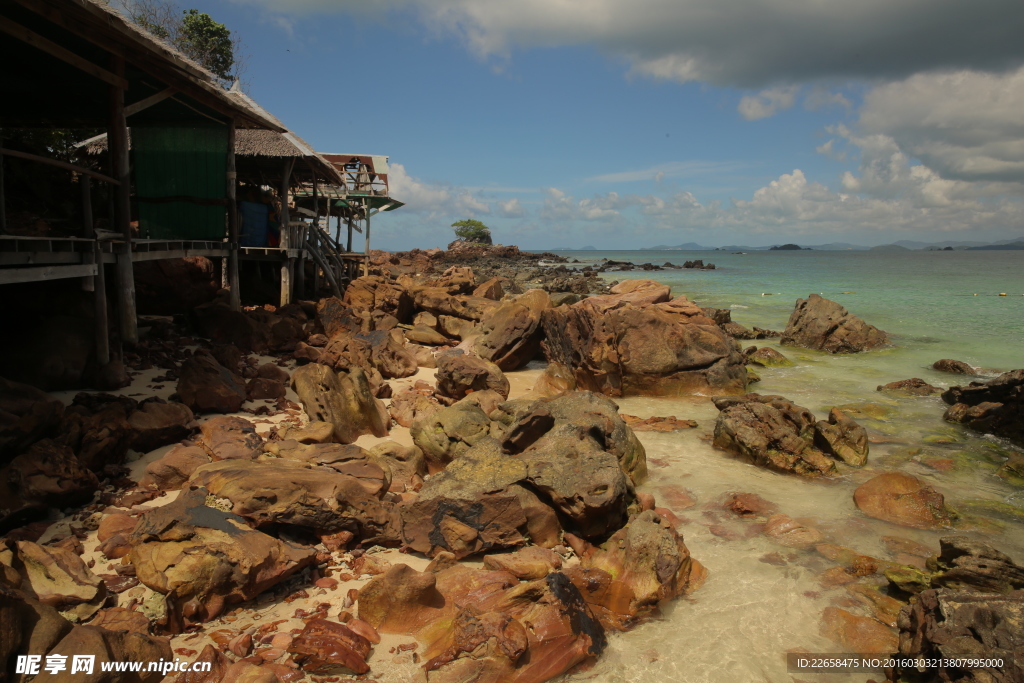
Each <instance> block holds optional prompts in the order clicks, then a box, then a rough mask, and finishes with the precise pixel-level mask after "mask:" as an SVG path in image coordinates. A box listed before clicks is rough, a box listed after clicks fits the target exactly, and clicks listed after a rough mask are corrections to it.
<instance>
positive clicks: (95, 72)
mask: <svg viewBox="0 0 1024 683" xmlns="http://www.w3.org/2000/svg"><path fill="white" fill-rule="evenodd" d="M0 31H3V32H4V33H6V34H8V35H11V36H14V37H15V38H17V39H18V40H21V41H23V42H26V43H28V44H29V45H31V46H32V47H34V48H36V49H37V50H42V51H43V52H45V53H46V54H48V55H50V56H52V57H56V58H57V59H59V60H61V61H62V62H66V63H68V64H70V65H71V66H73V67H75V68H78V69H81V70H82V71H84V72H85V73H87V74H89V75H90V76H93V77H95V78H98V79H100V80H101V81H103V82H105V83H108V84H110V85H112V86H114V87H115V88H119V89H121V90H122V91H123V90H127V89H128V81H127V80H126V79H125V78H124V77H122V76H118V75H116V74H112V73H110V72H109V71H107V70H106V69H103V68H101V67H99V66H96V65H95V64H93V63H92V62H90V61H89V60H87V59H83V58H82V57H79V56H78V55H76V54H75V53H74V52H72V51H71V50H68V49H67V48H64V47H61V46H60V45H58V44H57V43H54V42H53V41H51V40H48V39H46V38H44V37H42V36H41V35H39V34H38V33H36V32H35V31H30V30H28V29H27V28H25V27H24V26H22V25H21V24H18V23H16V22H13V21H11V20H10V19H8V18H7V17H4V16H0Z"/></svg>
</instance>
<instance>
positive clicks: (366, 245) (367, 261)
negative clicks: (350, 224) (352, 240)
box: [363, 203, 370, 275]
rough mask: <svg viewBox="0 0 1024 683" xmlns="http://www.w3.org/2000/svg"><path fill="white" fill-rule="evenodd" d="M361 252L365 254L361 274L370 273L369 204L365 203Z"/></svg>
mask: <svg viewBox="0 0 1024 683" xmlns="http://www.w3.org/2000/svg"><path fill="white" fill-rule="evenodd" d="M363 253H364V254H366V258H364V259H363V275H369V274H370V205H369V203H367V204H366V242H365V243H364V244H363Z"/></svg>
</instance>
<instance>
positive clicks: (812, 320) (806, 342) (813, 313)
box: [782, 294, 889, 353]
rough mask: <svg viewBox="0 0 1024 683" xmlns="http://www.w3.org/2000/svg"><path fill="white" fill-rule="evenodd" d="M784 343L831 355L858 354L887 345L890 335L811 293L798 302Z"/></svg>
mask: <svg viewBox="0 0 1024 683" xmlns="http://www.w3.org/2000/svg"><path fill="white" fill-rule="evenodd" d="M782 343H783V344H789V345H791V346H803V347H805V348H808V349H817V350H818V351H827V352H828V353H858V352H860V351H868V350H870V349H877V348H881V347H883V346H886V345H887V344H888V343H889V336H888V335H887V334H886V333H885V332H883V331H882V330H880V329H878V328H877V327H874V326H872V325H868V324H867V323H866V322H864V321H863V320H861V319H860V318H858V317H857V316H855V315H852V314H850V313H849V312H848V311H847V310H846V309H845V308H843V307H842V306H840V305H839V304H837V303H836V302H835V301H830V300H829V299H824V298H822V297H820V296H818V295H817V294H811V295H810V296H809V297H807V298H806V299H797V302H796V308H795V309H793V313H792V315H790V316H789V324H788V325H786V331H785V332H783V333H782Z"/></svg>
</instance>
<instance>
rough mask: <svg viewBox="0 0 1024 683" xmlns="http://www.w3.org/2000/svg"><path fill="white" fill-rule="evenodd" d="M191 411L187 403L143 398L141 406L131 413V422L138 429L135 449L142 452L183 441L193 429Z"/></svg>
mask: <svg viewBox="0 0 1024 683" xmlns="http://www.w3.org/2000/svg"><path fill="white" fill-rule="evenodd" d="M193 419H194V417H193V415H192V411H191V410H189V407H188V406H187V405H185V404H184V403H177V402H175V401H171V402H165V401H162V400H159V399H155V400H147V401H143V402H142V403H140V404H139V409H138V410H136V411H135V412H133V413H132V414H131V415H129V416H128V424H129V426H130V427H131V428H132V430H134V432H135V438H134V439H133V440H132V446H131V447H132V448H133V449H134V450H136V451H138V452H140V453H148V452H149V451H152V450H155V449H157V448H160V447H161V446H166V445H167V444H171V443H174V442H176V441H181V440H182V439H184V438H185V437H187V436H188V435H189V433H191V431H192V421H193Z"/></svg>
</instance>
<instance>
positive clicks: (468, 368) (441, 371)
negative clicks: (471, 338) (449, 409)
mask: <svg viewBox="0 0 1024 683" xmlns="http://www.w3.org/2000/svg"><path fill="white" fill-rule="evenodd" d="M436 377H437V393H439V394H441V395H442V396H448V397H450V398H454V399H456V400H458V399H461V398H464V397H466V396H468V395H469V394H471V393H473V392H476V391H486V390H488V389H490V390H492V391H496V392H498V393H499V394H501V396H502V398H508V392H509V383H508V380H507V379H505V374H504V373H503V372H502V371H501V369H500V368H499V367H498V366H497V365H495V364H494V363H491V362H490V361H487V360H484V359H482V358H478V357H476V356H471V355H469V354H467V353H463V352H462V351H460V350H455V351H449V352H447V353H443V354H441V355H440V356H438V358H437V375H436Z"/></svg>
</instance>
